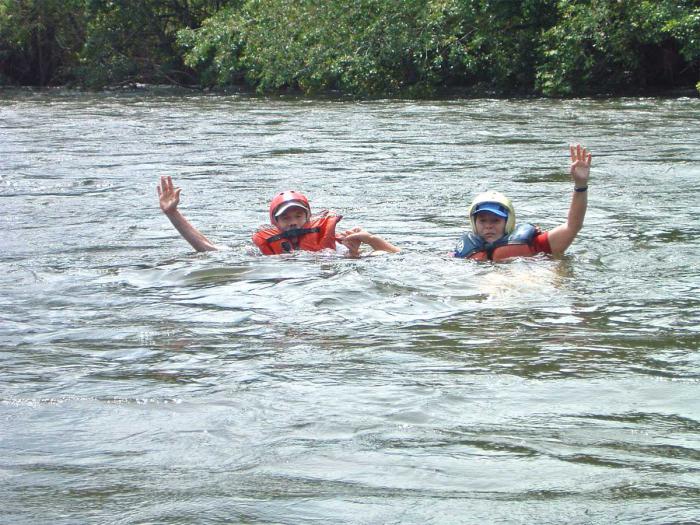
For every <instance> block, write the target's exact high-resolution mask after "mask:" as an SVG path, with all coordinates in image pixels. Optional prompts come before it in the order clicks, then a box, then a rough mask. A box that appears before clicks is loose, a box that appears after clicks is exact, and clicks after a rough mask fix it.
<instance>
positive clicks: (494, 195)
mask: <svg viewBox="0 0 700 525" xmlns="http://www.w3.org/2000/svg"><path fill="white" fill-rule="evenodd" d="M480 211H489V212H491V213H495V214H496V215H499V216H500V217H503V218H504V219H505V220H506V232H505V233H506V235H508V234H509V233H512V231H513V230H514V229H515V208H513V203H512V202H510V199H509V198H508V197H506V196H505V195H503V194H502V193H499V192H497V191H487V192H484V193H480V194H479V195H477V196H476V197H474V200H473V201H472V203H471V206H469V220H470V221H471V223H472V230H473V231H474V233H476V219H475V216H476V214H477V213H479V212H480Z"/></svg>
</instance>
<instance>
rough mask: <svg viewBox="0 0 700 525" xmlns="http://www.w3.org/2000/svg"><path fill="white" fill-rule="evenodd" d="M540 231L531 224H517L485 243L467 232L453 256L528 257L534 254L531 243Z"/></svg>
mask: <svg viewBox="0 0 700 525" xmlns="http://www.w3.org/2000/svg"><path fill="white" fill-rule="evenodd" d="M540 233H541V231H540V229H539V228H537V227H536V226H533V225H532V224H519V225H518V226H516V228H515V230H513V232H512V233H510V234H509V235H505V236H503V237H501V238H500V239H498V240H497V241H494V242H492V243H487V242H486V241H484V239H482V238H481V237H479V236H478V235H476V234H475V233H472V232H467V233H465V234H464V236H463V237H462V238H461V239H460V241H459V243H458V244H457V248H456V249H455V253H454V256H455V257H464V258H466V259H472V260H474V261H503V260H505V259H510V258H511V257H528V256H530V255H534V254H535V250H534V249H533V248H532V246H531V245H532V241H533V239H534V238H535V237H536V236H537V235H539V234H540Z"/></svg>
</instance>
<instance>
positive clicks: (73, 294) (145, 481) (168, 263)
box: [0, 91, 700, 525]
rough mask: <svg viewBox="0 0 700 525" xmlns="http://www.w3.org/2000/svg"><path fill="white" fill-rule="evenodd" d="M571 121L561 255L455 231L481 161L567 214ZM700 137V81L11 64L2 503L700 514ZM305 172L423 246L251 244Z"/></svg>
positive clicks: (527, 217)
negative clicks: (575, 148)
mask: <svg viewBox="0 0 700 525" xmlns="http://www.w3.org/2000/svg"><path fill="white" fill-rule="evenodd" d="M570 143H582V144H585V145H586V146H587V147H589V148H590V150H591V151H592V152H593V165H592V172H591V181H590V189H589V208H588V213H587V216H586V222H585V226H584V228H583V230H582V231H581V233H580V234H579V236H578V237H577V239H576V240H575V242H574V244H573V245H572V246H571V248H570V249H569V250H568V251H567V254H566V255H565V256H563V257H560V258H552V257H547V256H538V257H534V258H532V259H528V260H515V261H512V262H508V263H503V264H491V263H481V264H479V263H473V262H468V261H464V260H456V259H452V258H450V257H449V256H448V254H449V252H450V251H451V250H452V249H453V248H454V246H455V244H456V242H457V239H458V238H459V236H460V234H461V233H462V232H464V231H465V230H466V229H467V227H468V219H467V216H466V213H467V207H468V204H469V202H470V200H471V198H472V197H473V196H474V195H475V194H476V193H478V192H481V191H484V190H486V189H498V190H501V191H503V192H505V193H507V194H508V195H509V196H510V197H511V198H512V200H513V202H514V205H515V208H516V212H517V216H518V220H519V221H523V222H531V223H535V224H538V225H540V226H541V227H542V228H544V229H549V228H552V227H554V226H556V225H558V224H561V223H562V222H564V221H565V218H566V213H567V210H568V205H569V201H570V196H571V187H572V183H571V181H570V177H569V175H568V162H569V160H568V145H569V144H570ZM698 144H700V99H697V98H694V99H691V98H681V99H652V98H629V99H613V100H566V101H553V100H487V99H482V100H454V101H432V102H415V101H393V100H378V101H370V102H352V101H339V100H306V99H295V98H284V97H282V98H260V97H253V96H246V95H230V96H224V95H193V94H187V93H179V92H174V93H169V92H159V91H134V92H125V93H102V94H84V93H72V92H68V91H57V92H52V91H45V92H29V91H26V92H23V91H5V92H0V247H1V250H0V267H1V268H2V272H0V480H1V481H2V483H0V501H1V502H2V505H1V506H2V510H0V523H3V524H4V523H7V524H13V525H18V524H39V523H53V524H74V523H110V524H112V523H113V524H147V523H148V524H151V523H158V524H198V523H284V524H295V523H348V524H351V523H353V524H354V523H363V524H374V523H397V524H398V523H402V524H403V523H415V524H425V523H440V524H443V523H447V524H452V523H455V524H457V523H458V524H462V523H466V524H470V523H475V524H477V523H478V524H481V523H550V524H556V523H581V524H588V523H599V524H609V523H629V524H636V523H658V524H662V523H663V524H667V523H696V522H699V521H700V504H699V503H698V502H699V501H700V403H699V402H698V398H699V397H700V396H699V394H700V352H699V347H700V235H699V233H698V232H699V231H700V214H698V204H697V195H698V194H699V193H700V148H699V147H698ZM161 175H171V176H172V177H173V179H174V181H175V183H176V185H178V186H180V187H182V189H183V190H182V198H181V204H180V209H181V210H182V212H183V213H184V214H185V215H186V216H187V217H188V219H189V220H190V221H191V222H192V223H193V224H194V225H195V226H197V227H198V228H199V229H200V230H202V232H204V233H205V234H206V235H207V236H208V237H209V238H210V239H211V240H212V241H214V242H216V243H217V244H218V245H221V246H223V247H225V249H223V250H221V251H218V252H211V253H205V254H196V253H193V251H192V250H191V248H190V247H189V245H188V244H187V243H186V242H185V241H184V240H183V239H182V238H181V237H180V236H179V235H178V233H177V232H176V231H175V229H174V228H172V226H171V225H170V224H169V222H168V220H167V219H166V217H165V216H164V215H163V214H162V213H161V212H160V210H159V207H158V199H157V195H156V183H157V181H158V178H159V177H160V176H161ZM288 188H293V189H298V190H300V191H303V192H304V193H305V194H306V195H308V197H309V198H310V200H311V206H312V208H313V210H314V211H320V210H321V209H324V208H326V209H331V210H335V211H337V212H339V213H341V214H342V215H343V216H344V218H343V220H342V222H341V227H342V226H347V227H351V226H363V227H365V228H366V229H368V230H369V231H371V232H373V233H377V234H379V235H381V236H383V237H385V238H386V239H388V240H389V241H391V242H392V243H394V244H396V245H397V246H399V247H401V248H402V252H401V253H399V254H393V255H386V254H385V255H376V256H370V255H369V254H366V255H365V256H363V257H362V258H360V259H347V258H342V257H339V256H336V255H330V254H314V253H302V254H298V255H294V256H282V257H261V256H259V255H256V254H255V253H253V252H252V250H251V246H252V244H251V242H250V236H251V234H252V232H254V231H255V230H256V228H257V227H258V226H259V225H261V224H264V223H266V222H267V220H268V215H267V214H268V211H267V206H268V203H269V201H270V199H271V198H272V196H273V195H274V194H275V193H276V192H278V191H281V190H284V189H288Z"/></svg>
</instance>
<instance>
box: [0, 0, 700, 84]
mask: <svg viewBox="0 0 700 525" xmlns="http://www.w3.org/2000/svg"><path fill="white" fill-rule="evenodd" d="M699 70H700V6H699V5H698V2H697V0H658V1H651V0H624V1H623V0H617V1H609V0H605V1H604V0H512V1H505V0H497V1H494V0H324V1H318V0H120V1H116V0H0V83H2V82H15V83H28V84H38V85H47V84H52V83H53V84H58V83H66V82H71V81H76V82H79V83H80V84H82V85H84V86H89V87H94V88H99V87H102V86H106V85H115V84H121V83H131V82H146V83H187V84H199V85H202V86H223V87H225V86H229V85H232V84H240V83H242V82H244V83H246V84H248V85H249V86H250V87H252V88H255V89H257V90H258V91H261V92H267V91H275V90H280V89H294V90H301V91H303V92H305V93H319V92H324V91H327V90H337V91H340V92H342V93H344V94H349V95H353V96H356V97H368V96H409V97H425V96H433V95H435V94H439V93H444V92H445V90H449V89H459V90H461V91H462V92H466V93H471V94H477V95H479V94H495V95H529V94H543V95H547V96H579V95H590V94H600V93H622V92H630V91H631V90H637V91H639V90H644V89H649V88H659V87H661V88H667V87H674V86H683V87H691V86H694V85H695V84H696V82H697V81H698V71H699Z"/></svg>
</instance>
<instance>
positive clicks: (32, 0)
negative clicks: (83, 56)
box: [0, 0, 85, 85]
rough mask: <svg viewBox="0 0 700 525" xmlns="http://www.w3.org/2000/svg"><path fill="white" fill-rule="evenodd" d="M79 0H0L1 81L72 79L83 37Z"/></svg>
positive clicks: (32, 82) (36, 82)
mask: <svg viewBox="0 0 700 525" xmlns="http://www.w3.org/2000/svg"><path fill="white" fill-rule="evenodd" d="M82 15H83V9H82V1H81V0H0V83H18V84H38V85H48V84H59V83H63V82H66V81H68V80H70V79H71V66H72V65H73V64H75V63H77V50H78V49H79V48H80V45H81V44H82V41H83V38H84V25H85V22H84V19H83V16H82Z"/></svg>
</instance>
